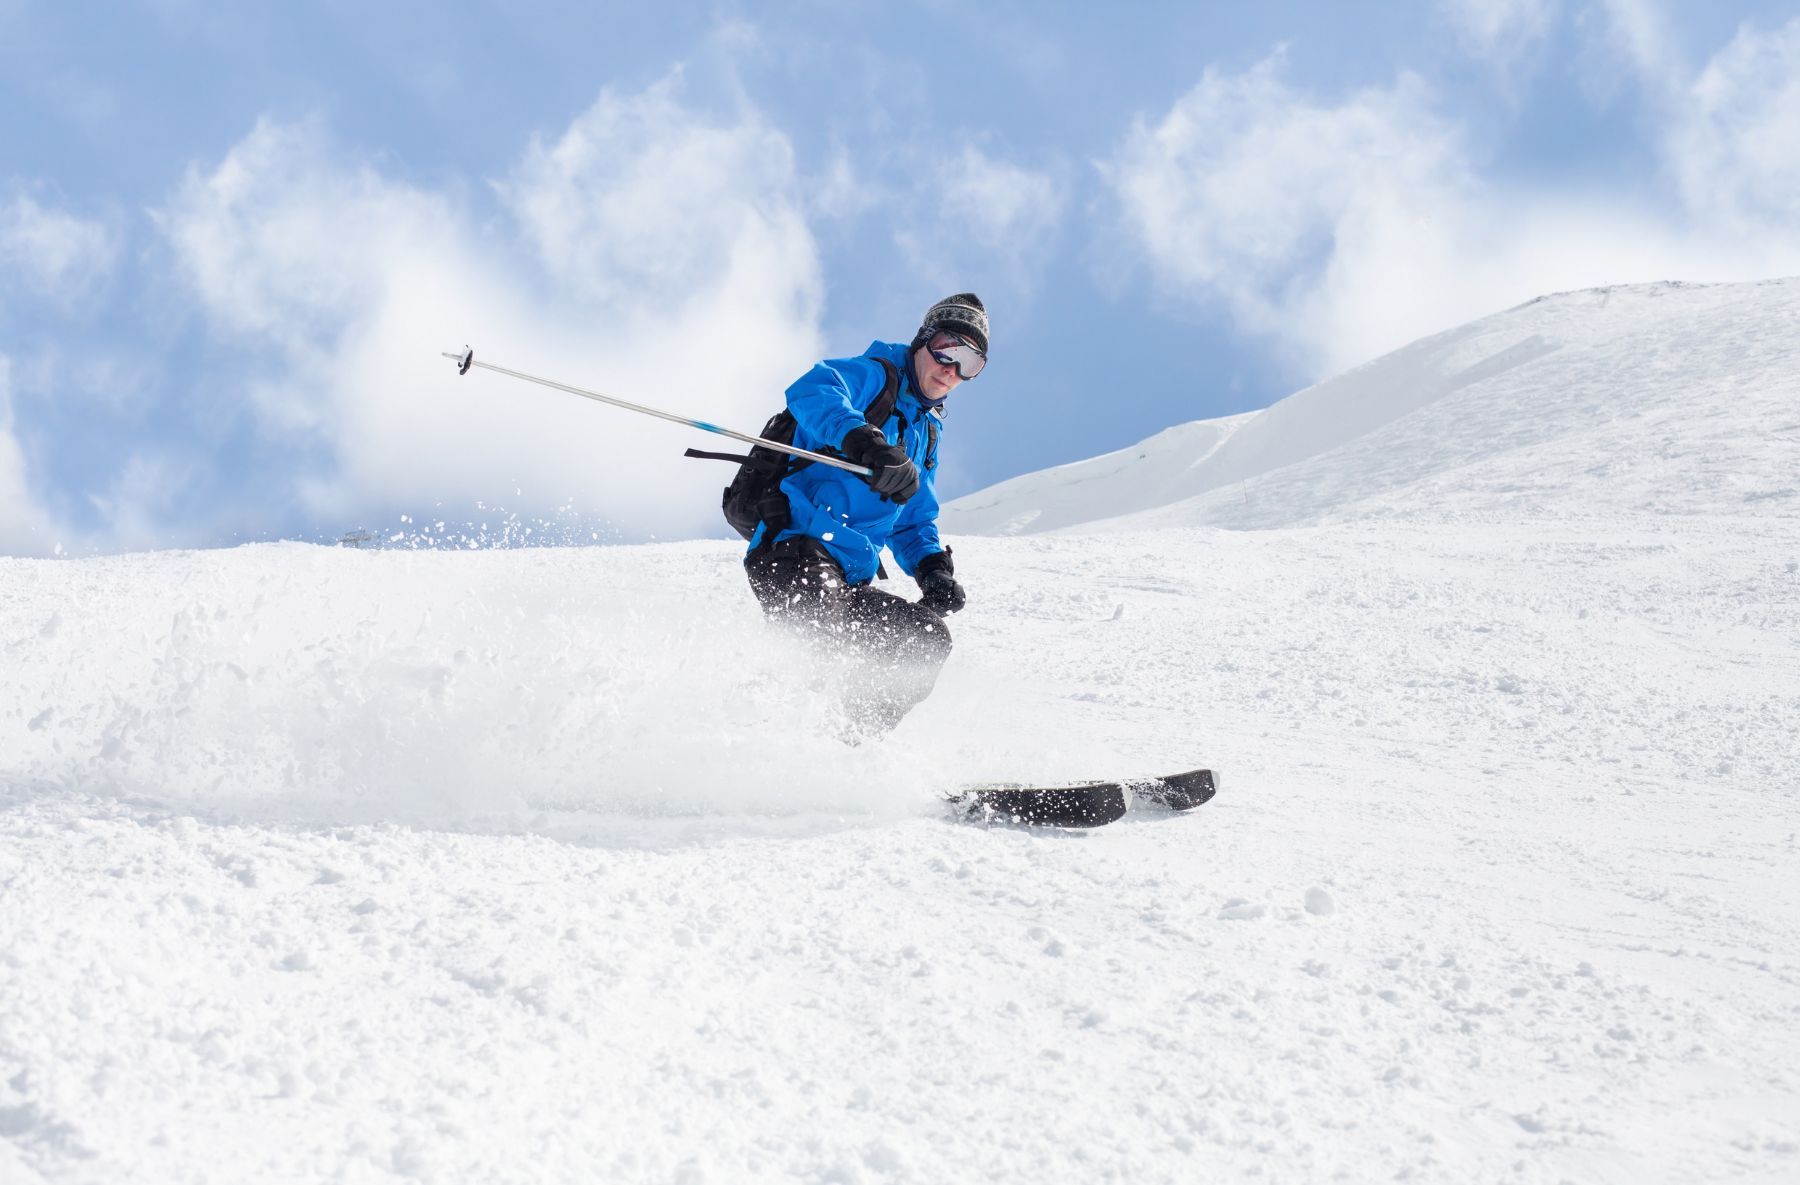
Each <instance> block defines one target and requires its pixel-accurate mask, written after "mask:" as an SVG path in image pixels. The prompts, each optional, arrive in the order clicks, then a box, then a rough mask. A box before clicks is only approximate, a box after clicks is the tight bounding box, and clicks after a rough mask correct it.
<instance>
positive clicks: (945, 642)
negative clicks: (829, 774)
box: [744, 535, 950, 737]
mask: <svg viewBox="0 0 1800 1185" xmlns="http://www.w3.org/2000/svg"><path fill="white" fill-rule="evenodd" d="M744 571H745V574H746V575H748V576H749V578H750V588H751V590H752V591H754V592H755V593H756V599H757V600H758V601H759V602H761V604H762V607H763V612H764V613H766V614H768V616H769V619H770V620H771V621H775V622H779V623H782V624H785V625H789V626H792V627H794V629H795V630H796V632H798V633H799V634H800V636H801V637H802V638H804V639H805V640H806V642H807V643H808V645H809V646H811V647H812V648H813V649H814V650H815V651H816V652H818V653H820V654H822V655H826V656H829V657H830V658H833V659H835V660H837V661H838V662H840V663H841V664H842V666H843V668H844V675H845V682H844V707H845V711H846V714H847V715H848V717H849V722H850V726H851V729H852V732H853V735H859V736H864V737H873V736H880V735H882V734H883V733H886V732H888V731H889V730H891V729H892V728H893V727H894V726H895V725H897V724H899V723H900V720H901V718H902V717H904V716H905V715H906V714H907V713H908V712H910V711H912V709H913V708H914V707H915V706H916V705H918V704H919V703H921V702H922V701H923V700H924V699H925V697H926V696H928V695H930V694H931V689H932V688H933V687H934V686H936V684H937V677H938V672H939V671H941V670H942V669H943V666H944V660H945V659H947V658H949V657H950V630H949V629H948V627H946V626H945V625H944V619H943V618H942V617H940V616H938V615H937V614H936V613H935V612H933V611H932V610H930V609H927V608H926V607H925V606H923V605H919V604H916V603H914V602H912V601H908V600H906V599H905V598H903V597H897V596H895V595H894V594H893V593H889V592H883V591H882V590H880V589H878V588H876V587H874V586H873V585H871V584H850V583H849V582H847V581H846V580H845V579H844V569H843V568H842V567H841V566H839V564H838V562H837V560H836V559H834V558H832V555H831V552H829V551H827V550H826V548H825V545H824V544H823V543H821V542H819V541H818V540H817V539H813V538H809V537H807V536H804V535H801V536H796V537H794V538H792V539H783V540H781V541H780V542H779V543H776V544H774V545H772V546H769V547H761V548H758V549H756V550H755V551H753V552H751V553H750V555H749V556H748V557H747V558H746V559H745V560H744Z"/></svg>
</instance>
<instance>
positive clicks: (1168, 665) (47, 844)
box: [0, 283, 1800, 1185]
mask: <svg viewBox="0 0 1800 1185" xmlns="http://www.w3.org/2000/svg"><path fill="white" fill-rule="evenodd" d="M1524 343H1530V344H1524ZM1797 349H1800V284H1795V283H1772V284H1764V285H1746V286H1731V287H1720V288H1677V287H1659V288H1645V289H1623V290H1616V291H1612V292H1608V293H1579V294H1571V295H1569V296H1564V297H1557V298H1552V299H1549V300H1546V301H1541V302H1537V303H1534V304H1533V305H1529V306H1525V307H1524V308H1521V309H1517V310H1513V311H1512V312H1510V313H1506V314H1502V315H1500V316H1498V317H1495V318H1490V319H1488V320H1487V321H1483V322H1478V323H1476V324H1475V325H1473V326H1471V327H1469V328H1467V329H1465V330H1461V331H1457V332H1456V333H1453V334H1448V335H1442V336H1440V337H1439V338H1433V339H1429V340H1427V341H1425V342H1421V343H1419V344H1417V345H1415V346H1413V347H1409V348H1408V349H1407V350H1402V351H1400V352H1399V353H1397V354H1395V355H1392V356H1389V357H1388V358H1385V359H1382V360H1379V361H1377V362H1375V363H1371V364H1370V365H1369V366H1367V367H1364V368H1362V369H1360V370H1358V371H1355V372H1352V373H1351V374H1349V375H1346V376H1344V377H1342V378H1340V379H1337V380H1333V382H1332V383H1327V384H1324V385H1322V386H1320V387H1317V388H1313V389H1311V390H1309V391H1307V392H1302V393H1301V394H1300V395H1297V396H1295V397H1293V398H1292V399H1290V400H1288V401H1285V402H1284V403H1282V404H1278V405H1276V407H1274V408H1271V409H1270V410H1268V411H1266V412H1262V413H1257V414H1255V415H1253V416H1250V417H1239V418H1237V419H1235V420H1232V421H1223V422H1217V423H1212V424H1199V425H1187V426H1184V427H1182V428H1178V429H1174V430H1172V431H1171V432H1169V433H1166V434H1164V435H1163V436H1162V437H1159V438H1156V439H1155V440H1153V441H1150V442H1146V444H1145V445H1144V446H1143V447H1142V449H1141V450H1139V452H1138V453H1134V454H1132V455H1130V456H1127V455H1124V454H1121V455H1115V456H1114V457H1111V458H1102V459H1100V460H1097V461H1095V462H1090V463H1088V464H1087V465H1086V466H1077V467H1071V469H1069V470H1066V471H1057V472H1053V473H1051V474H1047V475H1035V476H1033V477H1028V478H1024V479H1020V480H1019V481H1018V482H1016V483H1009V487H1002V488H1000V489H997V490H994V491H988V492H986V493H984V494H982V495H977V496H975V497H973V498H971V499H969V500H967V501H966V502H965V504H964V506H963V507H962V508H959V509H958V511H957V514H956V515H955V516H952V517H960V518H961V519H962V522H963V530H964V532H965V533H960V534H957V535H955V537H954V542H955V544H956V549H957V571H958V575H959V576H960V577H962V578H963V580H964V582H965V584H966V585H967V586H968V589H969V594H970V600H969V608H968V610H967V611H966V612H964V613H962V614H960V615H958V616H957V617H956V618H955V619H953V621H952V627H951V628H952V630H953V632H954V634H955V639H956V647H957V649H956V653H955V654H954V655H953V657H952V659H951V662H950V665H949V667H948V668H947V670H946V672H945V675H944V678H943V680H942V682H941V683H940V685H939V687H938V690H937V692H936V694H935V695H934V696H933V697H932V698H931V700H930V701H928V702H927V703H926V704H925V705H924V706H923V707H922V708H920V709H919V710H918V711H917V712H915V713H914V714H913V716H911V717H909V718H908V720H907V721H906V722H905V724H904V725H903V726H902V727H901V728H900V730H899V731H898V732H896V733H895V734H894V735H893V736H891V737H889V738H887V739H885V740H883V741H880V742H876V743H871V744H866V745H863V746H860V747H851V746H847V745H844V744H842V743H840V742H839V741H838V740H836V739H834V738H835V735H836V733H837V731H838V727H837V725H838V721H837V720H836V717H835V714H834V709H833V706H832V703H833V701H832V698H831V695H830V693H829V682H828V681H827V680H825V679H824V678H822V677H821V675H820V674H819V672H817V671H816V670H814V669H813V668H812V667H811V666H810V665H809V664H808V663H807V662H806V661H804V660H803V659H802V658H801V657H800V656H798V655H797V654H795V653H793V652H791V651H790V650H788V649H787V648H786V646H785V643H784V642H783V641H782V639H780V638H779V637H776V636H772V635H771V634H770V633H768V632H767V631H766V630H765V629H764V627H763V625H762V622H761V619H760V615H759V614H758V612H757V610H756V609H755V606H754V604H753V602H752V600H751V598H750V596H749V593H748V591H747V590H746V589H745V587H744V586H743V583H742V577H741V574H740V572H739V569H738V560H739V555H738V549H737V548H735V547H732V546H729V545H726V544H719V543H682V544H666V545H658V546H647V547H611V548H592V549H563V550H539V551H497V552H472V553H466V554H457V553H447V552H400V551H378V552H358V551H353V550H344V549H323V548H315V547H308V546H301V545H297V544H282V545H265V546H255V547H244V548H238V549H235V550H229V551H218V552H202V553H194V552H180V553H176V552H165V553H154V554H143V555H131V556H121V557H115V558H107V559H91V560H81V561H61V562H58V561H25V560H0V1181H4V1182H6V1183H7V1185H12V1183H13V1182H23V1183H36V1182H58V1183H61V1182H124V1181H143V1182H251V1181H268V1182H305V1181H402V1180H417V1181H441V1182H466V1181H483V1182H512V1181H517V1182H542V1181H583V1182H587V1181H604V1182H636V1181H645V1182H650V1181H655V1182H665V1181H678V1182H709V1181H711V1182H747V1181H813V1182H869V1183H874V1182H919V1183H926V1182H955V1181H1050V1182H1093V1181H1114V1182H1164V1181H1166V1182H1192V1181H1221V1180H1243V1179H1249V1178H1253V1177H1254V1178H1260V1179H1264V1180H1272V1181H1322V1180H1347V1181H1377V1180H1381V1181H1385V1180H1393V1179H1412V1180H1426V1181H1456V1182H1464V1181H1508V1182H1515V1181H1516V1182H1558V1181H1565V1180H1567V1181H1580V1182H1618V1183H1625V1182H1634V1183H1635V1182H1663V1181H1670V1182H1673V1181H1683V1182H1719V1181H1756V1182H1778V1181H1793V1180H1796V1179H1800V1068H1797V1067H1800V877H1797V876H1796V867H1797V865H1796V842H1797V841H1796V835H1797V833H1800V800H1797V793H1800V744H1797V743H1796V740H1795V737H1796V733H1797V732H1800V574H1797V568H1800V513H1797V512H1800V404H1797V402H1796V395H1795V392H1796V390H1800V359H1797V355H1796V350H1797ZM1295 409H1298V410H1295ZM953 444H954V442H953V441H952V442H951V446H952V451H951V452H949V453H947V456H946V463H947V464H954V463H955V457H954V451H953ZM1139 478H1142V480H1139ZM1149 486H1155V488H1156V490H1157V491H1159V492H1157V493H1155V494H1154V495H1152V494H1151V493H1149V492H1147V487H1149ZM1083 487H1085V490H1084V489H1083ZM984 500H985V502H984ZM982 505H985V506H986V508H987V509H985V510H975V509H970V507H974V506H982ZM981 515H987V516H988V517H986V518H985V519H982V518H981V517H980V516H981ZM1028 516H1030V521H1027V518H1028ZM1120 516H1125V517H1120ZM978 520H979V521H978ZM1100 520H1106V521H1100ZM1033 523H1036V524H1038V526H1061V527H1065V528H1068V527H1077V528H1078V529H1075V530H1063V531H1060V532H1055V533H1031V532H1033V531H1035V530H1037V527H1036V526H1033V525H1032V524H1033ZM1084 523H1085V524H1087V525H1086V526H1081V525H1080V524H1084ZM977 529H981V530H987V531H992V532H1002V533H999V534H988V535H983V534H977V533H973V532H975V531H976V530H977ZM1197 764H1210V765H1212V766H1214V767H1215V768H1217V769H1219V770H1220V771H1222V773H1223V781H1224V788H1223V790H1222V792H1221V794H1220V796H1219V797H1218V798H1217V799H1216V800H1215V801H1214V802H1212V803H1211V804H1209V805H1207V806H1204V807H1202V808H1200V809H1199V810H1197V811H1195V812H1193V813H1191V814H1187V815H1158V814H1154V813H1150V812H1136V811H1134V812H1133V813H1132V814H1129V815H1127V817H1126V818H1125V819H1124V820H1123V821H1121V822H1120V823H1117V824H1114V825H1112V826H1110V827H1107V828H1103V829H1100V830H1098V831H1094V832H1088V833H1067V832H1065V833H1059V832H1050V831H1033V830H1023V829H1013V828H1006V827H996V828H982V827H980V826H975V825H970V824H966V823H957V822H952V821H950V820H949V819H948V818H947V817H946V816H945V814H944V812H943V810H942V808H941V806H940V804H939V802H938V796H939V793H940V792H941V791H943V790H945V789H947V788H951V787H954V786H956V785H958V784H959V783H964V782H968V781H971V780H981V779H1027V780H1034V779H1068V778H1076V777H1083V776H1091V775H1110V774H1131V773H1154V772H1157V771H1169V770H1175V769H1181V768H1185V767H1189V766H1192V765H1197Z"/></svg>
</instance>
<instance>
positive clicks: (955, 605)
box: [913, 551, 968, 613]
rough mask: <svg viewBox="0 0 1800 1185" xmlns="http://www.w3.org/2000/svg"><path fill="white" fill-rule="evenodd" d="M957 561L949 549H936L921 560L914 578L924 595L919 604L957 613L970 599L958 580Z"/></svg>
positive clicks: (937, 610)
mask: <svg viewBox="0 0 1800 1185" xmlns="http://www.w3.org/2000/svg"><path fill="white" fill-rule="evenodd" d="M955 571H956V561H954V560H952V559H951V558H950V553H949V552H947V551H934V552H932V553H931V554H930V555H928V556H926V557H925V558H924V559H922V560H920V561H919V570H918V572H917V573H916V574H915V575H914V577H913V579H915V580H917V581H918V582H919V591H920V592H921V593H923V594H924V595H923V596H921V597H920V598H919V604H921V605H923V606H925V607H926V608H927V609H930V610H931V611H932V612H934V613H955V612H956V611H957V610H958V609H961V608H962V607H963V605H964V604H965V603H967V601H968V597H967V595H965V594H964V592H963V586H962V585H960V584H958V583H957V582H956V576H955Z"/></svg>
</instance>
